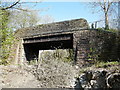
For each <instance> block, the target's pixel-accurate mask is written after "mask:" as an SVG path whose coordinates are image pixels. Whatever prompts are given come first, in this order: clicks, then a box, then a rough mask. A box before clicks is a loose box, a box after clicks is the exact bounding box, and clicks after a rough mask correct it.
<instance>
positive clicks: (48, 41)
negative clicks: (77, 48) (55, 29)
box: [23, 34, 73, 61]
mask: <svg viewBox="0 0 120 90" xmlns="http://www.w3.org/2000/svg"><path fill="white" fill-rule="evenodd" d="M23 46H24V51H25V57H26V59H27V60H28V61H30V60H34V58H38V55H39V50H55V49H73V34H60V35H50V36H42V37H35V38H26V39H24V43H23Z"/></svg>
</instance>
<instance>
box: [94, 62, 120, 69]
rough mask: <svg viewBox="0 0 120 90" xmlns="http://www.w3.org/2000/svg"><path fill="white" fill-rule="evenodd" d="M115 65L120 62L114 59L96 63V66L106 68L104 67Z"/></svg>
mask: <svg viewBox="0 0 120 90" xmlns="http://www.w3.org/2000/svg"><path fill="white" fill-rule="evenodd" d="M113 65H120V62H118V61H112V62H102V61H101V62H97V63H95V66H96V67H97V68H104V67H108V66H113Z"/></svg>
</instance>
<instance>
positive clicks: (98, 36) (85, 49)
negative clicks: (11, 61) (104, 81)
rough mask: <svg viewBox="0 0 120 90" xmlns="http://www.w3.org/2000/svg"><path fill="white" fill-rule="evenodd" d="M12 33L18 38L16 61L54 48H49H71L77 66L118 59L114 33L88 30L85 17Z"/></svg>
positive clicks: (21, 60) (23, 60)
mask: <svg viewBox="0 0 120 90" xmlns="http://www.w3.org/2000/svg"><path fill="white" fill-rule="evenodd" d="M15 36H16V38H17V39H20V41H21V43H20V45H19V47H18V49H19V50H17V52H16V58H18V59H17V60H18V61H17V62H19V61H20V62H25V61H26V59H27V58H28V59H31V58H33V54H35V55H36V56H37V55H38V53H39V49H41V50H42V49H54V48H52V47H55V48H61V49H65V48H70V49H73V50H74V60H75V63H77V64H79V65H85V64H86V63H88V62H89V63H91V62H92V61H95V60H118V59H119V56H118V55H117V53H118V52H117V50H118V48H115V47H116V34H115V33H111V32H107V31H103V30H92V29H89V26H88V23H87V21H86V20H85V19H76V20H71V21H64V22H57V23H52V24H45V25H38V26H34V27H29V28H23V29H20V30H17V31H16V34H15ZM57 45H58V46H59V47H57ZM60 45H61V46H60ZM118 51H119V50H118ZM17 53H18V54H17Z"/></svg>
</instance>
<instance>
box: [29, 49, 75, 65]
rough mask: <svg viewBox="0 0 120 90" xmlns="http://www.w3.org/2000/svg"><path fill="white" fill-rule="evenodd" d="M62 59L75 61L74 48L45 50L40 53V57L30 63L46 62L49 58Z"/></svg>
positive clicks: (70, 61) (68, 61) (69, 61)
mask: <svg viewBox="0 0 120 90" xmlns="http://www.w3.org/2000/svg"><path fill="white" fill-rule="evenodd" d="M51 59H52V60H58V61H59V60H62V61H63V62H67V63H72V62H73V50H72V49H64V50H63V49H56V50H44V51H42V52H41V53H40V54H39V58H35V59H34V60H31V61H30V62H29V64H30V65H34V64H37V63H39V62H41V61H42V62H44V61H47V60H51Z"/></svg>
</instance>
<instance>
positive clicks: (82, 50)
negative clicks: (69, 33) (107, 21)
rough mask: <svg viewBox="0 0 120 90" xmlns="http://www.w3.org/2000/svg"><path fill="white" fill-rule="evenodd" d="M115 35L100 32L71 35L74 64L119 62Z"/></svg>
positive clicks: (84, 31)
mask: <svg viewBox="0 0 120 90" xmlns="http://www.w3.org/2000/svg"><path fill="white" fill-rule="evenodd" d="M116 37H117V34H116V33H112V32H107V31H101V30H81V31H76V32H74V34H73V48H74V55H75V61H77V62H76V63H77V64H79V65H81V64H85V63H88V62H89V63H92V62H95V61H98V60H100V61H113V60H114V61H116V60H119V54H118V53H119V49H118V46H117V45H118V43H117V39H116Z"/></svg>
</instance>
